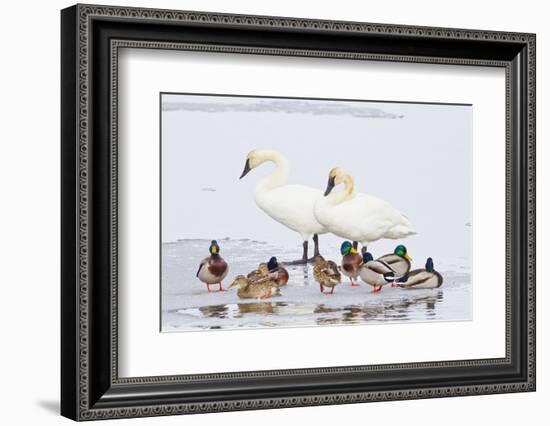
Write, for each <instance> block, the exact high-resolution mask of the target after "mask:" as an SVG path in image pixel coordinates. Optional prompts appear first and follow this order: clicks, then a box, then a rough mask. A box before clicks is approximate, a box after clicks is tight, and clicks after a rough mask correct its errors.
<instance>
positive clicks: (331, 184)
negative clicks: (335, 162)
mask: <svg viewBox="0 0 550 426" xmlns="http://www.w3.org/2000/svg"><path fill="white" fill-rule="evenodd" d="M333 189H334V176H332V177H329V178H328V183H327V189H326V191H325V197H326V196H327V195H328V194H330V191H332V190H333Z"/></svg>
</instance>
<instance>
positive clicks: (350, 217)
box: [314, 167, 416, 244]
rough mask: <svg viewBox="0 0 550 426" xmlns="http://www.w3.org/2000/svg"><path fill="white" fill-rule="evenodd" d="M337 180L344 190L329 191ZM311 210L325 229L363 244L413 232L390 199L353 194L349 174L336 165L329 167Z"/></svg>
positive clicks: (406, 219)
mask: <svg viewBox="0 0 550 426" xmlns="http://www.w3.org/2000/svg"><path fill="white" fill-rule="evenodd" d="M339 184H343V185H344V190H343V191H340V192H333V191H332V190H333V189H334V187H335V186H337V185H339ZM314 213H315V218H316V219H317V220H318V222H319V223H320V224H322V225H323V226H324V227H325V228H326V229H327V231H328V232H332V233H333V234H335V235H337V236H339V237H342V238H345V239H347V240H352V241H354V242H361V243H363V244H365V243H367V242H372V241H376V240H379V239H381V238H390V239H398V238H403V237H407V236H409V235H413V234H416V232H415V231H414V230H413V229H412V225H411V223H410V222H409V219H408V218H407V217H406V216H405V215H404V214H403V213H401V212H400V211H399V210H397V209H396V208H395V207H393V206H392V205H391V204H390V203H388V202H387V201H384V200H381V199H380V198H376V197H373V196H372V195H367V194H361V193H360V194H356V193H355V182H354V180H353V177H352V176H351V174H350V173H348V172H347V171H345V170H344V169H342V168H340V167H336V168H334V169H332V170H331V171H330V173H329V178H328V185H327V189H326V191H325V196H324V197H322V198H319V199H318V200H317V202H316V203H315V208H314Z"/></svg>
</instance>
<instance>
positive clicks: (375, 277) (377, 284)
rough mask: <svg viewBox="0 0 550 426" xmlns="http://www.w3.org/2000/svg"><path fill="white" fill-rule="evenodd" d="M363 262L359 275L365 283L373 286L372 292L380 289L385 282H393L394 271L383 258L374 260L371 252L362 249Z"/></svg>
mask: <svg viewBox="0 0 550 426" xmlns="http://www.w3.org/2000/svg"><path fill="white" fill-rule="evenodd" d="M363 263H364V264H363V267H362V268H361V270H360V271H359V276H360V277H361V279H362V280H363V281H364V282H365V283H367V284H369V285H371V286H372V287H373V289H372V291H373V293H377V292H379V291H380V290H382V287H383V286H385V285H386V284H389V283H393V282H394V280H395V271H394V270H393V269H392V267H391V266H390V265H388V264H387V263H386V262H384V261H383V260H380V259H378V260H374V258H373V257H372V254H370V253H369V252H368V251H363Z"/></svg>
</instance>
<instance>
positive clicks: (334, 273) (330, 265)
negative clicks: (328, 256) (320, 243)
mask: <svg viewBox="0 0 550 426" xmlns="http://www.w3.org/2000/svg"><path fill="white" fill-rule="evenodd" d="M313 276H314V277H315V280H316V281H317V282H318V283H319V287H320V289H321V293H324V294H333V293H334V287H336V286H337V285H338V284H340V281H341V279H342V276H341V275H340V271H339V270H338V265H336V263H334V262H333V261H332V260H328V261H327V260H325V258H324V257H323V256H321V255H319V256H316V257H315V264H314V266H313ZM325 287H329V288H330V289H331V290H330V291H327V292H325Z"/></svg>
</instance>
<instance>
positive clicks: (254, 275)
mask: <svg viewBox="0 0 550 426" xmlns="http://www.w3.org/2000/svg"><path fill="white" fill-rule="evenodd" d="M268 274H269V269H267V263H265V262H262V263H260V264H259V265H258V269H255V270H253V271H250V272H249V273H248V274H246V278H248V279H250V280H256V279H258V278H261V277H265V276H266V275H268Z"/></svg>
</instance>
